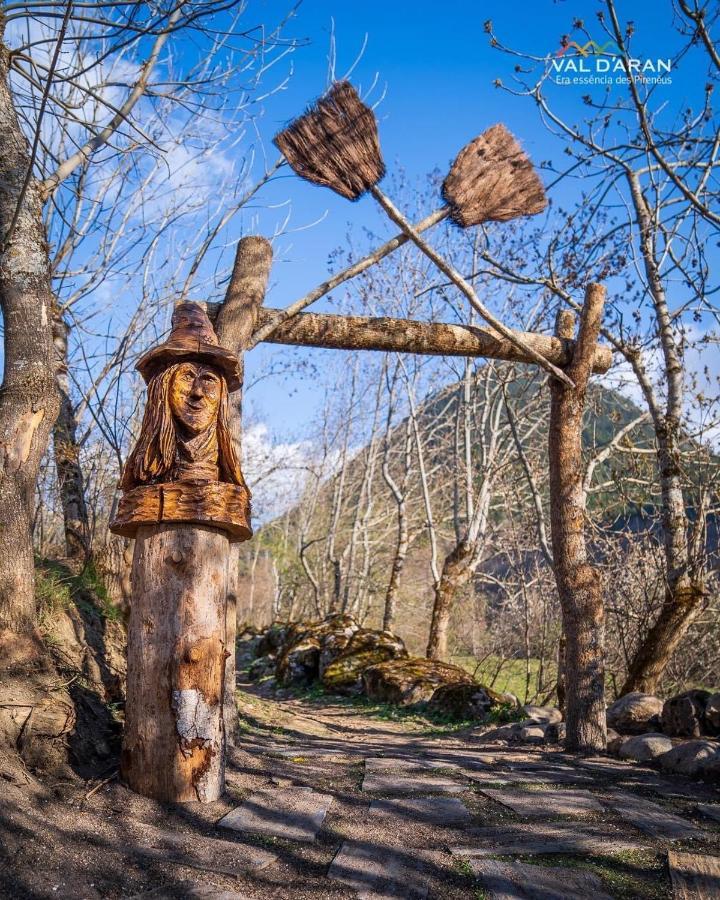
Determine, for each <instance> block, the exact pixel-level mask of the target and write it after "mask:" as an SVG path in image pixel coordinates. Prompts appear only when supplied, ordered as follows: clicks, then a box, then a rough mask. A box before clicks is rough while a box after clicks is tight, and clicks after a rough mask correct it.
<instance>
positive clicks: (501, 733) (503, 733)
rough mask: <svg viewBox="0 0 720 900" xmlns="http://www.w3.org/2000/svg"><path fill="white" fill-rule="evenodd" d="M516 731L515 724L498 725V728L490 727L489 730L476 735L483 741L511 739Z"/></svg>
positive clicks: (493, 741)
mask: <svg viewBox="0 0 720 900" xmlns="http://www.w3.org/2000/svg"><path fill="white" fill-rule="evenodd" d="M517 732H518V727H517V725H500V726H499V727H498V728H491V729H490V730H489V731H483V732H482V733H481V734H479V735H478V737H479V739H480V740H481V741H482V742H483V743H485V742H487V743H495V742H497V741H511V740H513V738H514V737H515V735H516V734H517Z"/></svg>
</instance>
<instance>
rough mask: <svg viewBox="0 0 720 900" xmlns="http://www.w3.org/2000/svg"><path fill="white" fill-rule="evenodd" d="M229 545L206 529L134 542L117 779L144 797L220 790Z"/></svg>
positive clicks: (182, 797) (155, 534)
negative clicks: (125, 681) (122, 734)
mask: <svg viewBox="0 0 720 900" xmlns="http://www.w3.org/2000/svg"><path fill="white" fill-rule="evenodd" d="M228 546H229V542H228V536H227V534H226V533H225V532H224V531H220V530H219V529H217V528H208V527H205V526H202V525H186V524H179V525H144V526H142V527H141V528H140V529H139V530H138V533H137V536H136V539H135V553H134V557H133V574H132V588H133V603H132V607H131V610H130V627H129V631H128V676H127V701H126V718H125V731H124V736H123V749H122V755H121V760H120V772H121V776H122V778H123V780H124V781H125V783H126V784H127V785H128V787H130V788H131V789H132V790H134V791H136V792H137V793H138V794H142V795H143V796H145V797H152V798H153V799H155V800H161V801H168V802H172V803H186V802H190V801H199V802H201V803H210V802H212V801H213V800H217V799H218V798H219V797H221V796H222V794H223V792H224V789H225V773H224V759H225V722H224V716H223V693H224V677H225V662H226V657H227V653H226V643H225V635H226V621H225V609H226V595H227V574H228V573H227V557H228Z"/></svg>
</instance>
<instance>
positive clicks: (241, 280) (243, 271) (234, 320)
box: [215, 236, 272, 743]
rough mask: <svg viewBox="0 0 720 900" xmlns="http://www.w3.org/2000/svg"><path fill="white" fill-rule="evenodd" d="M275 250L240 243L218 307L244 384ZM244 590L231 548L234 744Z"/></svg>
mask: <svg viewBox="0 0 720 900" xmlns="http://www.w3.org/2000/svg"><path fill="white" fill-rule="evenodd" d="M271 264H272V246H271V245H270V242H269V241H268V240H266V239H265V238H263V237H255V236H249V237H244V238H241V240H240V241H239V242H238V246H237V251H236V253H235V264H234V266H233V272H232V276H231V278H230V283H229V285H228V289H227V292H226V294H225V300H224V302H223V303H222V305H221V306H220V308H219V310H218V313H217V319H216V322H215V330H216V333H217V336H218V340H219V341H220V344H221V345H222V346H223V347H228V348H230V349H231V350H235V351H236V353H237V354H238V358H239V360H240V381H241V382H243V380H244V374H245V365H244V359H243V351H244V349H245V348H246V347H247V346H248V344H249V342H250V338H251V336H252V333H253V331H254V330H255V326H256V322H257V314H258V309H259V308H260V307H261V306H262V303H263V300H264V298H265V290H266V288H267V282H268V278H269V276H270V266H271ZM242 399H243V387H242V384H241V386H240V389H239V390H237V391H234V392H233V393H232V394H230V430H231V432H232V440H233V443H234V445H235V453H236V454H237V458H238V459H239V460H240V462H241V463H242ZM239 589H240V546H239V545H237V544H232V545H231V546H230V559H229V563H228V596H227V637H226V640H227V646H228V649H229V650H230V651H231V656H229V657H228V660H227V664H226V666H225V701H224V702H225V721H226V728H227V735H228V740H229V741H230V742H231V743H232V741H233V737H234V734H235V730H236V728H237V705H236V703H235V687H236V676H235V639H236V636H237V608H238V605H241V602H242V601H241V598H240V597H239V596H238V592H239Z"/></svg>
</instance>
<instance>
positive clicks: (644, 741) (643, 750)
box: [618, 733, 672, 762]
mask: <svg viewBox="0 0 720 900" xmlns="http://www.w3.org/2000/svg"><path fill="white" fill-rule="evenodd" d="M668 750H672V741H671V740H670V738H669V737H667V736H666V735H664V734H652V733H650V734H636V735H634V736H632V737H628V738H625V740H624V741H623V742H622V744H621V745H620V750H619V751H618V755H619V756H620V758H621V759H635V760H637V761H638V762H648V761H649V760H651V759H655V758H656V757H658V756H662V754H663V753H667V752H668Z"/></svg>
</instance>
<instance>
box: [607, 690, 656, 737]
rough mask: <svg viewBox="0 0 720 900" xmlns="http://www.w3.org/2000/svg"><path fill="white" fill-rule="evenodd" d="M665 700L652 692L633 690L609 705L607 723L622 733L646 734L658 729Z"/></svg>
mask: <svg viewBox="0 0 720 900" xmlns="http://www.w3.org/2000/svg"><path fill="white" fill-rule="evenodd" d="M662 711H663V702H662V700H661V699H660V698H659V697H653V695H652V694H642V693H640V692H639V691H633V692H632V693H630V694H625V696H624V697H620V699H619V700H616V701H615V702H614V703H613V704H611V705H610V706H609V707H608V711H607V723H608V726H609V727H610V728H614V729H615V731H618V732H619V733H620V734H645V732H648V731H657V730H658V725H659V719H658V718H657V717H658V716H659V715H660V714H661V713H662Z"/></svg>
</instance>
